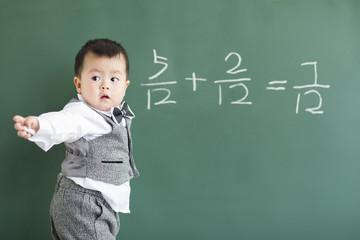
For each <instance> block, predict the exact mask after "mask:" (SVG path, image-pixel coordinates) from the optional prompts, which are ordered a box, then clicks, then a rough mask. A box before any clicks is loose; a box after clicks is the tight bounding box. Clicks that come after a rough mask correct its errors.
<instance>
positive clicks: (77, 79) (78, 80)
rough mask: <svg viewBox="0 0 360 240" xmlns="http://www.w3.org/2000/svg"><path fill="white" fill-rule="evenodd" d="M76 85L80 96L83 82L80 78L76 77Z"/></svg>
mask: <svg viewBox="0 0 360 240" xmlns="http://www.w3.org/2000/svg"><path fill="white" fill-rule="evenodd" d="M74 84H75V87H76V91H77V92H78V94H81V81H80V79H79V78H78V77H74Z"/></svg>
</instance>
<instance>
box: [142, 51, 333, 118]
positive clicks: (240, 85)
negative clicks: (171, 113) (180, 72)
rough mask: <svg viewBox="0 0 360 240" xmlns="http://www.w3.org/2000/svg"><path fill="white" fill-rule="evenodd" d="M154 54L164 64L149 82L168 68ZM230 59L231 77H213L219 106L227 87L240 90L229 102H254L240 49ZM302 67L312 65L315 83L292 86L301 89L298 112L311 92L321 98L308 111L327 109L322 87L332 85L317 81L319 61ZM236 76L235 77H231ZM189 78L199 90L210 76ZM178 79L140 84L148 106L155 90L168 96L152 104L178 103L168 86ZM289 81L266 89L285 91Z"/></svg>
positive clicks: (156, 60) (162, 60)
mask: <svg viewBox="0 0 360 240" xmlns="http://www.w3.org/2000/svg"><path fill="white" fill-rule="evenodd" d="M153 55H154V64H160V65H162V68H161V69H160V71H158V72H156V73H155V74H154V75H152V76H150V77H149V78H148V79H149V80H150V81H152V80H154V79H156V80H158V78H159V77H160V76H161V75H162V74H163V73H164V72H165V71H166V69H167V67H168V63H167V61H168V58H167V57H162V56H159V55H158V54H157V52H156V50H155V49H153ZM230 58H233V59H234V58H235V60H236V64H235V66H231V67H229V69H228V70H226V74H229V77H227V79H220V80H213V83H214V84H215V85H218V105H219V106H220V105H222V104H223V91H225V90H226V89H235V88H236V89H238V92H239V96H238V97H239V99H233V100H232V101H230V102H229V104H239V105H252V104H253V102H252V101H249V100H248V97H249V88H248V86H247V82H249V81H251V80H252V79H251V78H250V77H247V76H245V77H244V76H241V77H240V76H239V74H244V73H245V72H247V69H245V68H242V67H241V63H242V57H241V55H240V54H239V53H237V52H230V53H228V54H227V55H226V57H225V62H228V60H229V59H230ZM301 66H302V67H305V66H313V70H314V83H312V84H305V85H301V86H293V89H298V90H299V92H298V94H297V100H296V108H295V113H296V114H299V109H300V103H301V99H302V98H303V97H305V96H306V95H309V94H314V95H316V96H317V98H318V103H317V104H316V105H315V106H313V107H311V108H305V111H306V112H309V113H311V114H323V113H324V111H323V110H321V108H322V105H323V100H322V96H321V94H320V92H319V90H320V89H323V88H330V85H321V84H319V83H318V73H317V62H316V61H313V62H304V63H301ZM234 75H236V77H232V76H234ZM184 79H185V80H186V81H191V82H192V91H193V92H196V91H197V89H198V82H207V80H208V79H206V78H200V77H198V76H196V73H195V72H193V73H192V74H191V77H185V78H184ZM176 84H177V81H167V82H160V81H157V82H149V83H143V84H141V86H145V87H148V90H147V109H148V110H150V109H151V106H152V97H151V94H152V93H155V92H160V91H162V92H165V93H166V96H165V97H164V98H163V99H161V100H160V101H156V102H154V103H153V105H160V104H175V103H176V101H175V100H171V99H170V97H171V90H170V89H169V88H170V86H169V85H176ZM286 84H288V80H272V81H270V82H268V86H267V87H266V88H265V89H266V90H269V91H285V90H286V87H285V85H286ZM302 89H305V90H306V91H305V92H303V93H302V92H300V91H301V90H302Z"/></svg>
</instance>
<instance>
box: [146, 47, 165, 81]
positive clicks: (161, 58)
mask: <svg viewBox="0 0 360 240" xmlns="http://www.w3.org/2000/svg"><path fill="white" fill-rule="evenodd" d="M153 53H154V63H155V64H161V65H164V67H163V68H162V69H161V70H160V71H159V72H157V73H156V74H154V75H153V76H151V77H149V79H150V80H152V79H154V78H157V77H158V76H160V75H161V74H162V73H163V72H164V71H165V70H166V69H167V67H168V64H167V63H166V62H162V61H159V60H158V59H160V60H168V59H167V58H165V57H160V56H158V55H157V54H156V50H155V49H153Z"/></svg>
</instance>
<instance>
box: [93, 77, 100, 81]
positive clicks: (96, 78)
mask: <svg viewBox="0 0 360 240" xmlns="http://www.w3.org/2000/svg"><path fill="white" fill-rule="evenodd" d="M91 79H92V80H94V81H99V80H100V77H98V76H93V77H92V78H91Z"/></svg>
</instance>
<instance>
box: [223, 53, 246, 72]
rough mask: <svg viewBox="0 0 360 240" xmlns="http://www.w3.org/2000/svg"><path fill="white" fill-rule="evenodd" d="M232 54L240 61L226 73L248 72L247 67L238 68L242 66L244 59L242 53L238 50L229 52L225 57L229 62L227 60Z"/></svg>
mask: <svg viewBox="0 0 360 240" xmlns="http://www.w3.org/2000/svg"><path fill="white" fill-rule="evenodd" d="M232 55H235V56H236V57H237V59H238V63H237V65H236V66H235V67H233V68H231V69H229V70H227V71H226V73H229V74H237V73H240V72H246V71H247V69H239V70H236V69H237V68H239V67H240V65H241V61H242V59H241V56H240V54H238V53H236V52H231V53H229V54H228V55H227V56H226V57H225V62H227V60H228V59H229V57H230V56H232Z"/></svg>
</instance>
